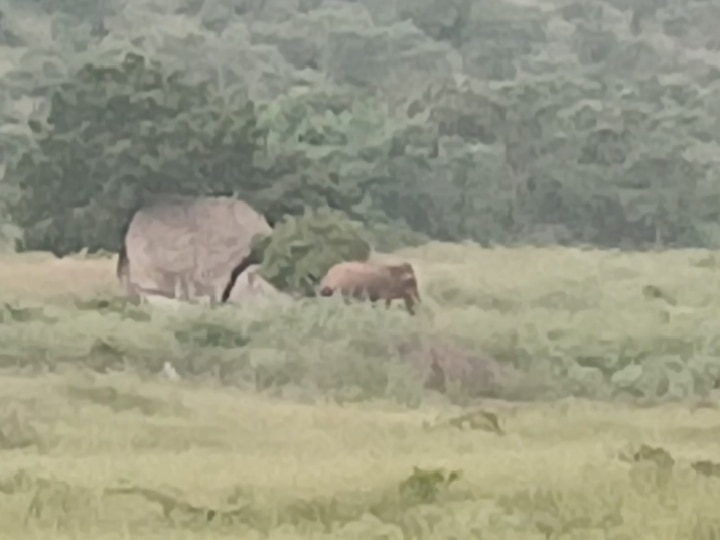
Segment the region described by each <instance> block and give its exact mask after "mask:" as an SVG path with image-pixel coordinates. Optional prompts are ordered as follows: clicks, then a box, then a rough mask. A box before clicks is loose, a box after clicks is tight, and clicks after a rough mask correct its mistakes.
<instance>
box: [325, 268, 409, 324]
mask: <svg viewBox="0 0 720 540" xmlns="http://www.w3.org/2000/svg"><path fill="white" fill-rule="evenodd" d="M336 291H340V292H341V294H342V295H343V296H344V297H345V299H346V301H347V300H348V298H349V297H350V296H352V297H355V298H358V299H362V298H368V299H369V300H370V301H371V302H376V301H377V300H380V299H384V300H385V307H386V308H387V307H390V303H391V302H392V301H393V300H395V299H400V298H402V299H403V300H404V301H405V308H406V309H407V311H408V313H410V315H414V314H415V312H414V310H413V305H414V304H415V303H416V302H417V303H420V293H419V292H418V284H417V278H416V277H415V271H414V270H413V267H412V265H410V264H409V263H402V264H377V263H369V262H358V261H347V262H341V263H338V264H336V265H335V266H333V267H332V268H330V270H328V271H327V274H325V277H324V278H323V279H322V281H321V282H320V294H321V295H322V296H331V295H332V294H333V293H335V292H336Z"/></svg>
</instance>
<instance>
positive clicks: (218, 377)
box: [0, 244, 720, 540]
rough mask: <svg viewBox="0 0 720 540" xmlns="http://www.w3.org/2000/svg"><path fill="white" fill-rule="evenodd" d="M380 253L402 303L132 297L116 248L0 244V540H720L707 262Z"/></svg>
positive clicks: (685, 256)
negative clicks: (400, 287)
mask: <svg viewBox="0 0 720 540" xmlns="http://www.w3.org/2000/svg"><path fill="white" fill-rule="evenodd" d="M393 257H401V258H405V259H409V260H411V261H412V262H413V264H415V265H416V268H417V272H418V275H419V280H420V285H421V294H422V296H423V300H424V305H423V308H422V310H421V312H420V313H419V314H418V316H417V317H414V318H412V317H408V316H407V314H406V313H404V312H403V311H402V309H401V308H400V307H399V306H398V307H397V308H396V309H392V310H389V311H385V310H384V309H382V308H381V309H372V308H370V307H369V306H365V305H354V306H351V307H346V306H344V305H342V303H339V302H332V301H329V302H318V301H312V300H308V301H305V302H300V303H297V304H293V305H292V306H290V307H284V308H283V307H278V306H269V307H266V308H258V309H256V308H252V309H250V308H249V307H246V308H244V309H243V308H242V307H226V308H223V309H221V310H218V311H215V312H212V313H208V312H207V311H205V310H202V309H200V308H195V309H192V308H190V309H188V310H184V311H183V312H172V311H169V312H165V311H163V310H158V309H155V310H152V309H149V308H148V309H145V308H143V309H137V308H132V307H130V306H127V305H125V304H123V303H122V302H121V301H120V299H119V298H118V297H117V295H118V289H117V285H116V284H115V282H114V274H113V270H114V269H113V262H114V261H113V260H110V259H87V260H84V259H81V258H77V259H65V260H61V261H56V260H52V259H51V258H47V257H44V256H42V255H40V254H35V255H23V256H12V257H5V258H3V259H1V260H0V283H3V285H4V287H5V289H4V290H3V291H2V292H0V297H2V298H3V301H4V302H5V303H4V306H5V307H4V308H3V309H2V310H0V315H2V322H1V323H0V343H2V347H0V366H1V368H2V372H1V374H0V405H2V406H1V407H0V411H1V412H0V453H1V455H0V457H1V458H2V459H0V524H2V527H0V537H7V538H13V539H23V538H43V539H54V538H58V539H59V538H68V539H69V538H88V539H91V538H92V539H99V540H105V539H111V538H123V539H127V538H132V539H156V538H157V539H159V538H168V537H170V538H188V539H190V538H192V539H194V538H213V539H216V538H272V539H285V538H287V539H290V538H298V539H303V538H315V539H320V538H341V539H343V538H347V539H351V538H363V539H368V538H369V539H372V538H377V539H379V538H428V539H430V538H432V539H443V538H448V539H449V538H493V539H497V538H499V539H503V538H508V539H526V538H527V539H531V538H532V539H534V538H538V539H542V538H553V539H555V538H558V539H559V538H568V539H570V538H578V539H579V538H612V539H618V540H620V539H625V538H627V539H630V538H643V539H644V538H647V539H651V538H652V539H676V538H689V539H703V540H704V539H708V540H709V539H711V538H716V537H718V535H720V516H718V514H717V500H718V495H720V477H718V478H716V477H714V476H713V474H715V473H719V471H720V466H715V465H714V462H720V455H718V450H717V442H716V441H717V439H718V436H719V435H720V431H719V430H720V427H719V426H720V424H718V414H717V411H716V409H715V408H714V404H715V403H716V396H715V391H714V390H712V386H713V384H714V382H715V380H716V370H717V367H718V366H720V362H718V360H717V357H718V351H717V350H716V349H717V347H718V340H717V337H716V335H715V334H716V332H715V324H716V323H715V321H716V320H717V315H718V313H717V312H718V308H719V307H720V300H718V295H717V294H716V293H715V291H717V290H718V285H719V283H718V278H719V277H720V276H719V275H718V259H717V258H716V255H714V254H713V253H710V252H703V251H684V252H681V251H675V252H665V253H653V254H625V253H620V252H593V251H582V250H569V249H567V250H561V249H557V250H540V249H523V250H520V249H518V250H510V249H496V250H482V249H479V248H477V247H473V246H450V245H440V244H434V245H430V246H426V247H424V248H416V249H413V250H407V251H406V252H403V253H398V254H395V255H394V256H393ZM432 357H434V358H436V359H439V360H440V361H441V362H442V363H443V366H444V367H445V368H446V374H447V375H448V377H449V380H448V386H447V388H446V390H445V391H444V392H436V391H431V390H429V389H428V388H426V387H425V385H424V381H425V379H426V378H427V371H428V368H429V359H430V358H432ZM165 361H171V362H172V363H173V364H174V365H175V366H176V368H177V369H178V371H180V372H181V374H182V380H180V381H175V382H173V381H166V380H163V379H162V378H161V377H159V376H158V374H157V372H158V371H159V369H160V367H161V365H162V363H163V362H165ZM468 366H469V367H468ZM488 366H491V367H492V368H493V369H496V370H506V371H503V373H505V375H504V377H505V378H503V377H500V378H498V380H497V382H496V384H494V385H488V384H484V383H486V382H487V381H485V380H484V379H485V378H486V374H487V372H486V371H483V370H482V368H488ZM471 368H475V370H474V371H473V369H471ZM463 369H465V371H463ZM488 369H490V368H488ZM453 370H454V371H453ZM453 373H454V375H453ZM570 395H575V396H578V397H575V398H573V397H568V396H570ZM488 396H494V397H492V398H490V397H488ZM553 397H554V399H551V398H553ZM588 397H594V398H601V399H600V400H599V401H598V400H595V401H590V400H588V399H586V398H588ZM500 398H504V399H500ZM557 398H561V399H557ZM700 404H702V405H707V406H706V407H700V408H698V405H700ZM478 407H479V408H480V410H482V411H484V412H486V413H492V414H494V415H496V416H497V418H498V419H499V423H500V428H501V429H500V432H499V433H498V430H496V429H493V428H492V425H491V423H489V422H488V421H487V420H486V419H485V417H484V416H483V415H481V414H480V413H479V412H477V411H478ZM462 415H467V416H468V417H469V420H470V421H469V422H467V423H465V424H461V423H460V422H459V421H457V420H458V419H459V418H461V417H462ZM472 420H476V421H477V422H475V423H473V422H472ZM643 445H646V446H645V447H643ZM652 448H655V449H656V450H655V451H654V452H653V451H652ZM668 455H669V456H671V459H670V460H668ZM703 461H707V462H709V463H704V464H703V463H702V462H703ZM415 467H418V468H419V469H420V470H415V469H414V468H415Z"/></svg>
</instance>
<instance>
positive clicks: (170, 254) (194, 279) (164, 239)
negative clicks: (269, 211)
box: [117, 195, 272, 305]
mask: <svg viewBox="0 0 720 540" xmlns="http://www.w3.org/2000/svg"><path fill="white" fill-rule="evenodd" d="M271 232H272V228H271V227H270V225H269V224H268V222H267V221H266V219H265V218H264V217H263V216H262V214H260V213H258V212H257V211H256V210H255V209H253V208H252V207H251V206H250V205H249V204H248V203H246V202H245V201H242V200H239V199H235V198H233V197H188V196H182V195H165V196H160V197H158V198H156V199H155V200H154V201H153V202H151V203H150V204H147V205H145V206H143V207H142V208H140V209H139V210H138V211H137V212H136V213H135V214H134V215H133V218H132V220H131V221H130V224H129V225H128V228H127V232H126V234H125V238H124V241H123V246H122V248H121V250H120V253H119V255H118V263H117V277H118V279H119V280H120V282H121V283H122V285H123V287H124V289H125V291H126V293H127V294H128V296H130V297H131V298H133V299H136V300H139V297H141V296H143V295H148V294H155V295H162V296H166V297H169V298H181V299H183V300H190V299H195V298H198V297H203V296H207V297H209V300H210V304H211V305H215V304H216V303H217V300H218V296H219V295H220V291H222V293H221V295H222V298H221V300H222V301H223V302H225V301H226V300H227V298H228V297H229V295H230V292H231V290H232V285H233V284H234V281H235V279H237V275H239V273H240V272H242V270H240V272H238V269H239V268H242V269H243V270H244V269H245V268H246V267H247V266H249V265H251V264H254V261H253V258H254V257H253V256H252V253H251V244H252V240H253V238H254V237H255V235H257V234H261V235H267V234H270V233H271Z"/></svg>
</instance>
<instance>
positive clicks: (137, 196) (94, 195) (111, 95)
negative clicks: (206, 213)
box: [8, 53, 262, 254]
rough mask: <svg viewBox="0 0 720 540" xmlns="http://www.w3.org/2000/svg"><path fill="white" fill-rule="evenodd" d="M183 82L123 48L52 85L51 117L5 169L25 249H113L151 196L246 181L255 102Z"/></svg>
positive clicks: (254, 142)
mask: <svg viewBox="0 0 720 540" xmlns="http://www.w3.org/2000/svg"><path fill="white" fill-rule="evenodd" d="M186 79H187V77H186V76H184V75H183V74H181V73H178V72H171V71H169V70H168V69H166V68H165V67H164V66H162V64H161V63H160V62H159V61H157V60H153V59H146V58H145V57H144V56H142V55H139V54H135V53H128V54H126V55H125V56H124V58H123V60H122V61H121V62H119V63H116V62H107V63H104V64H95V63H86V64H85V65H84V66H83V67H82V68H81V69H79V70H78V71H77V72H76V73H72V74H71V76H70V77H69V78H68V80H66V81H63V82H61V83H56V84H55V85H54V87H53V88H52V89H51V91H50V93H51V96H52V97H51V100H50V111H49V114H48V117H47V118H46V119H32V120H31V121H30V127H31V128H32V130H33V132H34V133H35V143H36V145H35V146H34V147H32V148H30V149H28V150H26V151H25V152H24V153H23V154H22V156H21V157H20V158H19V159H18V160H17V163H16V164H15V166H14V167H12V168H11V169H10V171H9V173H8V175H9V177H10V178H12V181H13V182H14V185H16V186H17V187H18V189H19V190H20V191H21V193H22V194H23V195H22V197H21V198H20V201H19V203H18V204H17V205H15V206H14V207H13V208H12V209H11V212H12V215H13V217H14V220H15V222H16V223H17V224H19V225H20V226H22V227H23V228H24V231H25V238H24V241H25V247H26V248H27V249H47V250H51V251H53V252H55V253H58V254H66V253H69V252H72V251H78V250H80V249H82V248H83V247H87V248H89V249H90V250H91V251H95V250H98V249H116V248H117V246H118V242H119V240H120V233H121V229H122V226H123V225H124V224H125V223H127V222H128V221H129V218H130V216H131V215H132V212H133V211H134V210H135V209H136V208H137V207H138V205H139V204H141V203H142V201H144V200H145V199H146V197H147V196H148V195H152V194H156V193H163V192H176V193H184V194H203V193H208V192H218V191H229V190H233V189H236V190H237V189H240V188H241V187H242V186H240V185H238V184H237V178H238V177H240V178H244V179H245V181H246V182H252V179H253V177H254V176H253V175H254V169H253V165H252V164H253V154H254V152H255V150H256V148H258V146H259V144H260V138H261V136H262V133H261V131H260V130H259V129H258V128H256V126H255V113H254V105H253V103H252V102H250V101H242V98H241V97H239V96H237V95H233V94H232V92H233V90H232V89H229V90H228V91H227V94H226V95H218V94H217V93H216V92H214V91H213V90H212V89H211V88H209V87H208V85H207V84H206V83H199V84H198V83H191V82H187V80H186ZM230 106H232V107H233V109H232V110H233V114H232V115H230V114H228V107H230ZM230 168H231V169H232V172H230ZM205 179H208V181H207V182H206V181H205Z"/></svg>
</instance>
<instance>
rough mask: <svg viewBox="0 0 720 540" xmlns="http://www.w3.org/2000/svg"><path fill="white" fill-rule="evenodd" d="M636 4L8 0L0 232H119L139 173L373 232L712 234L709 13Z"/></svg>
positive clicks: (667, 238)
mask: <svg viewBox="0 0 720 540" xmlns="http://www.w3.org/2000/svg"><path fill="white" fill-rule="evenodd" d="M86 4H87V5H86ZM642 4H643V5H642V6H640V5H638V6H635V5H633V6H629V5H627V4H623V3H622V2H616V1H613V0H591V1H589V2H585V1H573V2H569V3H568V2H550V3H547V4H543V6H542V7H540V6H530V5H526V3H523V4H522V5H519V4H517V3H514V2H509V1H506V0H491V1H489V2H485V3H483V4H482V5H480V4H478V5H475V4H474V3H473V2H470V1H468V0H453V1H452V2H445V3H443V2H440V1H439V0H422V1H412V2H411V1H410V0H398V1H397V2H393V3H387V2H382V1H379V0H363V1H361V2H349V1H346V0H336V1H320V0H318V1H312V0H311V1H308V0H303V1H299V0H298V1H296V2H288V3H282V2H277V1H268V2H254V1H246V2H241V3H239V4H238V3H232V2H228V1H226V0H203V1H198V0H186V1H183V2H180V3H177V4H173V5H169V4H168V5H165V4H163V6H157V5H155V4H153V3H148V2H145V1H143V0H140V1H138V2H133V3H132V6H131V5H130V4H128V3H120V4H117V3H115V4H113V3H108V2H100V3H95V4H92V5H90V4H88V3H87V2H84V3H80V4H78V3H77V2H74V3H73V2H66V1H64V2H60V3H48V2H36V3H34V4H33V5H32V6H30V5H27V4H26V3H25V4H23V3H19V2H17V0H6V2H5V3H4V4H3V5H4V8H3V16H4V18H3V22H2V24H0V54H1V55H2V57H3V58H7V59H8V62H9V63H8V65H7V67H2V70H0V80H2V82H3V84H2V85H0V87H2V92H3V93H2V96H0V119H2V122H3V126H2V128H0V172H3V174H0V179H1V180H0V249H11V248H13V247H14V246H15V244H16V242H18V240H20V239H21V235H22V234H23V233H24V237H25V241H24V243H23V244H22V245H23V246H24V247H25V248H44V249H51V250H52V251H54V252H56V253H63V254H64V253H68V252H70V251H73V250H77V249H80V248H81V247H88V248H90V250H91V251H94V250H97V249H101V248H106V249H117V245H118V243H119V238H120V230H121V229H122V226H123V225H124V223H125V222H126V221H127V218H128V216H129V214H130V212H131V210H132V209H134V208H135V207H136V206H137V205H138V204H140V203H141V202H142V200H143V199H144V198H145V197H146V196H148V195H150V194H152V193H156V192H159V191H170V192H179V193H188V194H200V193H202V194H206V193H218V194H219V193H223V194H227V193H235V194H237V195H239V196H241V197H242V198H244V199H246V200H248V201H249V202H251V203H252V204H253V205H254V206H255V207H256V208H257V209H258V210H260V211H261V212H263V213H265V214H266V215H267V216H268V217H269V218H271V221H274V222H279V221H281V220H282V219H283V218H284V217H285V216H288V215H291V216H299V215H302V213H303V212H304V209H305V208H313V209H319V208H325V207H328V208H331V209H333V210H336V211H339V212H342V213H343V214H345V215H346V216H347V217H348V218H350V219H353V220H356V221H360V222H362V223H364V224H365V226H366V227H367V228H368V230H373V229H374V228H377V230H382V231H388V233H387V234H385V233H382V234H379V235H378V236H379V237H380V240H381V241H380V242H377V245H380V244H381V243H382V244H383V245H385V244H386V245H388V246H393V247H394V246H397V245H398V244H410V245H412V244H414V243H416V242H418V241H420V239H421V238H427V237H429V238H434V239H441V240H451V241H458V240H463V239H472V240H474V241H477V242H482V243H491V242H492V243H511V242H523V243H534V244H537V243H543V244H548V243H563V244H567V243H582V244H594V245H600V246H617V247H628V246H634V247H640V248H644V247H649V246H717V245H720V228H718V226H717V221H718V218H719V217H720V214H719V213H718V210H717V209H718V208H719V207H720V190H719V188H718V185H720V183H719V182H718V173H717V167H716V156H717V155H718V154H719V153H720V148H719V147H718V140H720V132H719V131H718V127H717V123H716V122H714V120H713V119H714V118H715V117H716V116H717V113H718V112H720V101H719V100H718V96H719V95H720V92H718V91H717V90H718V88H717V86H718V85H719V84H720V76H719V72H718V70H717V68H716V67H715V66H716V64H717V58H716V56H717V51H716V49H717V40H715V39H714V38H712V37H708V36H709V35H710V36H711V35H712V32H711V29H712V28H714V27H715V26H714V25H716V23H717V22H718V21H720V11H718V10H717V8H716V7H715V6H714V4H713V2H712V1H711V0H698V1H697V2H692V3H690V4H688V3H687V2H684V1H682V0H669V1H667V2H663V3H659V4H653V3H647V2H644V3H642ZM651 4H652V5H651ZM28 20H32V21H33V22H34V23H35V25H36V26H33V25H31V24H28V23H27V21H28ZM118 21H124V22H123V23H120V22H118ZM172 21H182V23H178V24H175V22H172ZM40 36H46V37H42V38H41V37H40ZM669 44H671V45H669ZM670 46H671V47H672V48H673V50H675V51H677V54H672V55H670V54H668V53H667V50H668V49H667V47H670ZM238 51H241V52H238ZM3 66H4V65H3ZM29 128H32V129H29Z"/></svg>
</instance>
